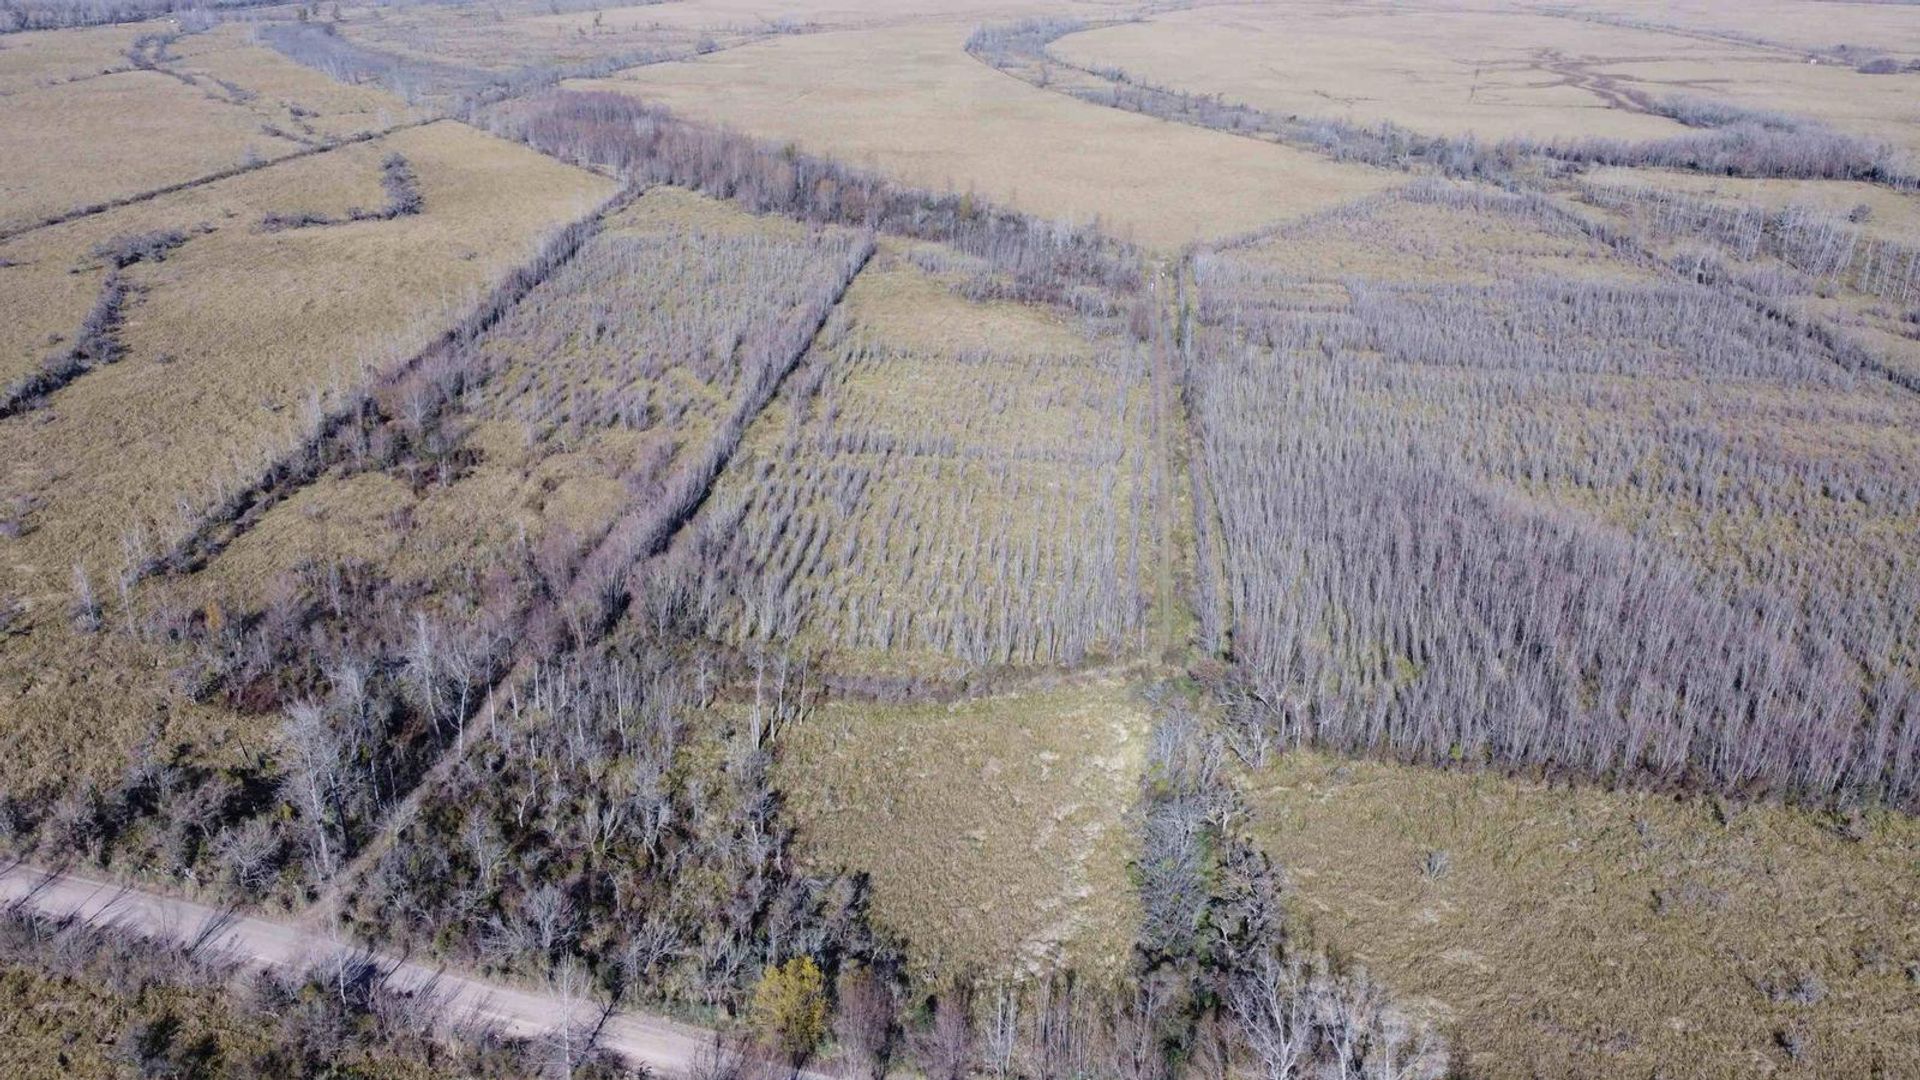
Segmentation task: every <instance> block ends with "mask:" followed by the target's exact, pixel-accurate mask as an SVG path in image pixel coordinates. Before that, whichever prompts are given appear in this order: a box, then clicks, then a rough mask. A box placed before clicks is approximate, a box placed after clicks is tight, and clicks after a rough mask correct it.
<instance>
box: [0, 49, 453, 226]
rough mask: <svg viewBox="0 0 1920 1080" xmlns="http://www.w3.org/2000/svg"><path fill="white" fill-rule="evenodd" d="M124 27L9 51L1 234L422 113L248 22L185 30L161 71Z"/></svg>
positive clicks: (1, 66)
mask: <svg viewBox="0 0 1920 1080" xmlns="http://www.w3.org/2000/svg"><path fill="white" fill-rule="evenodd" d="M168 26H169V24H165V23H156V24H143V27H142V32H143V33H148V34H152V33H161V32H165V31H166V30H167V28H168ZM125 29H126V28H110V29H105V30H100V31H88V32H84V33H80V32H74V31H48V32H44V33H34V34H21V35H17V36H15V37H13V38H10V39H9V41H8V46H7V48H6V49H5V50H4V51H0V80H6V81H4V82H0V87H5V88H6V89H7V91H8V92H7V93H6V96H5V97H3V98H0V100H3V101H5V103H6V107H5V108H4V109H0V145H3V146H5V147H7V148H8V151H9V160H10V161H11V162H12V163H14V166H15V167H11V168H9V169H7V170H6V171H5V172H4V173H0V207H4V209H0V233H4V232H6V231H9V230H17V229H20V228H23V227H25V226H29V225H33V224H35V223H38V222H40V221H42V220H45V219H47V218H51V217H55V216H58V215H61V214H63V213H67V212H71V211H74V210H77V209H80V208H83V207H89V206H93V205H96V204H99V203H106V202H111V201H113V200H117V199H124V198H127V197H130V196H134V195H139V194H141V193H144V192H148V191H153V190H156V189H159V188H165V187H170V186H172V185H175V184H180V183H185V182H189V181H192V180H196V179H199V178H201V177H204V176H208V175H211V174H215V173H220V172H223V171H227V170H231V169H236V168H240V167H243V166H246V165H249V164H253V163H257V162H264V161H271V160H275V159H278V158H283V157H286V156H287V155H289V154H293V153H298V152H299V151H301V150H302V149H305V148H308V147H310V146H313V145H318V144H319V143H321V142H324V141H327V140H333V139H339V138H343V137H347V136H351V135H359V134H363V133H367V132H374V131H384V130H386V129H388V128H391V127H393V126H395V125H397V124H400V123H403V122H405V121H408V120H411V119H416V118H418V117H419V116H420V115H421V114H419V113H418V112H416V111H414V110H411V109H409V108H408V107H407V106H406V105H405V104H404V103H402V102H400V101H398V100H397V99H395V98H393V97H391V96H389V95H387V94H384V93H380V92H378V91H374V90H369V89H363V88H358V87H348V86H341V85H339V84H337V83H334V82H332V81H331V80H329V79H327V78H326V77H325V76H324V75H321V74H319V73H318V72H314V71H310V70H308V69H305V68H302V67H299V66H297V65H295V64H293V63H292V62H290V61H288V60H286V59H284V58H282V57H280V56H278V55H276V54H274V53H271V52H268V51H267V50H264V49H262V48H260V47H258V46H255V45H252V44H250V33H249V31H248V30H246V29H245V28H244V27H241V26H223V27H220V28H217V29H215V30H212V31H207V32H204V33H200V34H191V35H186V36H184V37H180V38H178V39H177V40H175V41H174V42H173V43H172V45H170V46H169V48H170V49H171V50H172V51H171V52H170V53H168V54H167V57H170V58H163V59H161V60H159V61H158V62H157V65H156V66H155V67H151V68H139V67H136V66H134V64H133V61H132V60H131V59H130V58H129V56H127V55H125V50H128V49H131V48H132V47H133V39H134V38H136V37H138V36H139V35H129V34H127V33H126V32H125ZM88 34H99V35H101V37H100V38H97V39H96V38H91V37H88V36H87V35H88ZM102 41H105V42H111V43H112V44H113V45H115V46H117V47H118V48H119V49H120V50H121V51H118V52H116V51H112V50H110V49H108V48H102V47H100V42H102ZM96 65H97V66H96ZM9 84H10V85H9Z"/></svg>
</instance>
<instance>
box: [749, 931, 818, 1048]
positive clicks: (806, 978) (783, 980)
mask: <svg viewBox="0 0 1920 1080" xmlns="http://www.w3.org/2000/svg"><path fill="white" fill-rule="evenodd" d="M752 1018H753V1026H754V1030H756V1031H757V1032H759V1034H760V1038H761V1039H762V1040H763V1041H764V1042H765V1043H766V1044H767V1046H768V1048H769V1049H772V1050H775V1051H777V1052H779V1053H781V1054H783V1055H785V1056H786V1058H787V1059H788V1060H789V1061H791V1062H792V1063H793V1064H794V1065H795V1066H796V1067H797V1066H799V1064H800V1063H801V1062H803V1061H805V1060H807V1058H809V1057H811V1056H812V1055H813V1052H814V1050H816V1049H818V1048H819V1046H820V1043H821V1040H823V1039H825V1038H826V1036H827V980H826V977H825V976H824V975H823V974H821V972H820V966H819V965H818V964H815V963H814V962H813V958H812V957H810V956H796V957H794V958H793V959H791V960H788V961H787V962H786V963H784V964H770V965H768V966H767V969H766V971H764V972H762V973H761V976H760V983H759V985H758V986H756V987H754V991H753V1008H752Z"/></svg>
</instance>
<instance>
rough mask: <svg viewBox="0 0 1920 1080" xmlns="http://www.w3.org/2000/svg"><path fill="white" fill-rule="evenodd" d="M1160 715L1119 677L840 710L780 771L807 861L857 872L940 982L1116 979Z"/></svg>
mask: <svg viewBox="0 0 1920 1080" xmlns="http://www.w3.org/2000/svg"><path fill="white" fill-rule="evenodd" d="M1146 729H1147V713H1146V710H1145V708H1144V706H1143V705H1142V703H1141V702H1139V701H1138V700H1137V699H1136V696H1135V694H1134V693H1133V691H1132V690H1130V689H1129V688H1128V687H1127V686H1126V685H1125V684H1124V683H1122V682H1119V681H1117V680H1097V681H1076V682H1074V683H1071V684H1067V685H1061V686H1057V687H1037V688H1035V689H1032V690H1027V691H1022V692H1020V693H1017V694H1004V695H999V696H994V697H986V698H980V699H976V700H970V701H961V702H955V703H953V704H950V705H947V704H926V705H867V704H859V703H853V702H848V703H844V704H842V703H835V704H832V705H829V706H828V707H826V708H823V709H821V710H820V711H819V712H818V713H817V714H815V715H813V716H810V717H809V718H807V720H806V721H805V722H804V723H802V724H801V725H799V726H797V727H795V728H794V729H793V730H792V732H791V733H790V734H789V735H788V740H789V741H788V750H787V754H786V756H785V757H784V758H783V760H782V762H781V766H780V767H781V770H782V773H781V777H780V778H781V780H782V781H783V785H782V786H783V787H784V788H785V789H786V790H787V791H788V792H790V793H791V796H790V797H791V798H792V800H793V804H792V805H793V813H794V819H795V823H796V825H797V826H798V827H799V829H800V833H801V839H802V841H803V842H804V843H806V845H807V846H808V850H809V851H810V852H811V853H812V854H811V855H810V858H811V859H812V860H813V861H815V862H817V863H819V864H820V865H823V866H828V867H858V868H860V869H862V870H864V871H865V872H866V873H868V874H870V875H871V877H872V881H873V894H874V895H873V904H874V915H875V917H876V918H877V919H878V920H879V921H880V924H881V925H882V926H883V927H885V928H887V929H890V930H892V931H895V932H897V933H899V934H901V935H903V937H904V938H905V939H906V940H907V941H908V942H909V943H911V946H912V950H913V956H914V957H915V962H916V963H918V964H921V965H924V966H925V967H926V968H927V969H928V970H930V971H932V972H954V971H964V970H968V969H972V970H979V971H983V972H994V973H1007V974H1011V975H1014V976H1016V977H1033V976H1038V975H1042V974H1044V973H1046V972H1048V971H1050V970H1053V969H1054V968H1055V967H1057V966H1060V965H1063V964H1066V965H1072V966H1074V967H1076V968H1078V969H1080V970H1085V971H1089V972H1092V973H1106V974H1110V973H1112V972H1114V971H1116V970H1118V969H1119V968H1120V966H1121V965H1122V964H1123V963H1124V960H1125V949H1126V942H1127V939H1128V928H1129V927H1130V926H1131V925H1132V924H1133V923H1134V922H1135V921H1136V920H1137V919H1138V917H1139V916H1138V914H1137V912H1136V910H1135V909H1134V902H1133V900H1132V898H1131V895H1130V893H1129V890H1128V889H1127V887H1126V881H1127V865H1128V862H1129V859H1130V855H1129V853H1128V849H1129V847H1130V846H1131V839H1132V838H1131V835H1130V832H1131V828H1130V818H1131V810H1132V806H1133V802H1134V799H1135V793H1136V791H1137V789H1138V777H1139V773H1140V768H1141V765H1142V762H1143V761H1144V755H1145V750H1146Z"/></svg>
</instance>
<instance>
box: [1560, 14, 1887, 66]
mask: <svg viewBox="0 0 1920 1080" xmlns="http://www.w3.org/2000/svg"><path fill="white" fill-rule="evenodd" d="M1541 6H1544V7H1548V8H1557V7H1561V6H1562V5H1559V4H1557V3H1553V2H1551V0H1550V2H1548V3H1546V4H1544V5H1541ZM1582 8H1583V9H1584V11H1586V12H1590V13H1593V14H1597V15H1601V16H1603V17H1608V18H1615V19H1623V20H1629V21H1640V22H1645V23H1647V24H1650V25H1654V26H1661V27H1671V28H1674V29H1679V30H1686V31H1689V32H1693V33H1700V34H1707V35H1717V36H1722V37H1725V38H1727V39H1729V40H1734V41H1763V42H1770V43H1776V44H1779V45H1783V46H1789V47H1793V48H1797V49H1804V50H1808V51H1825V50H1833V49H1837V48H1839V47H1841V46H1848V47H1850V49H1851V50H1854V51H1857V52H1859V53H1861V54H1864V55H1867V56H1877V55H1896V56H1915V55H1920V23H1916V22H1915V21H1914V19H1913V13H1912V12H1909V11H1906V10H1904V9H1903V7H1902V5H1899V4H1877V3H1870V2H1869V3H1831V2H1829V0H1743V2H1742V3H1739V4H1725V3H1721V2H1719V0H1604V2H1602V3H1597V4H1584V5H1582Z"/></svg>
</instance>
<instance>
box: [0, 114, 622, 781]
mask: <svg viewBox="0 0 1920 1080" xmlns="http://www.w3.org/2000/svg"><path fill="white" fill-rule="evenodd" d="M393 151H398V152H400V153H403V154H405V155H406V156H407V158H408V159H409V160H410V161H411V162H412V164H413V167H414V169H415V171H416V172H417V173H418V175H419V180H420V185H421V188H422V190H423V192H424V194H425V198H426V210H425V212H424V213H422V214H420V215H418V216H415V217H405V218H398V219H395V220H392V221H369V222H360V223H355V224H348V225H339V226H332V227H325V228H315V229H303V230H295V231H290V232H280V233H263V232H261V231H259V230H258V229H257V228H256V225H257V222H258V217H257V216H256V215H258V214H260V213H264V212H265V211H267V210H282V211H291V210H299V209H309V208H318V209H322V210H324V209H327V208H329V207H330V206H337V205H339V202H340V201H354V200H358V201H361V202H362V204H363V205H364V204H367V203H374V202H376V200H371V199H365V198H364V196H365V194H366V190H367V188H368V187H369V186H370V187H372V188H374V189H376V190H377V187H378V184H377V175H378V168H379V162H380V159H381V158H382V157H383V156H384V155H385V154H386V153H389V152H393ZM370 181H371V183H370ZM343 187H344V189H345V191H346V192H347V193H350V196H351V198H350V199H348V200H342V188H343ZM612 189H613V184H612V182H611V181H608V180H606V179H604V178H602V177H598V176H595V175H593V174H590V173H586V172H583V171H580V170H577V169H573V168H571V167H568V166H564V165H560V164H558V163H556V162H553V161H551V160H549V159H546V158H543V157H541V156H539V155H538V154H535V153H533V152H532V151H530V150H526V149H524V148H522V147H519V146H516V145H513V144H509V143H504V142H501V141H499V140H496V139H493V138H491V137H488V136H485V135H482V134H480V133H478V132H476V131H473V130H472V129H470V128H466V127H464V126H462V125H458V124H454V123H451V122H447V123H440V124H434V125H429V126H427V127H423V128H416V129H412V130H410V131H406V132H403V133H400V134H397V135H394V136H391V137H389V138H387V139H382V140H377V141H376V142H373V143H368V144H360V145H355V146H352V147H347V148H343V149H341V150H338V151H334V152H331V153H327V154H321V155H317V156H314V157H308V158H304V159H301V160H300V161H297V162H290V163H287V164H284V165H277V166H274V167H272V168H270V169H266V170H262V171H260V172H256V173H251V174H248V175H246V176H243V177H238V178H235V179H234V180H230V181H225V182H222V183H219V184H215V185H209V186H208V187H206V188H202V189H196V190H194V191H191V192H184V193H181V194H180V195H178V196H173V197H169V198H167V199H163V200H156V201H155V202H153V203H149V204H141V205H139V206H134V207H129V208H126V209H124V210H121V211H115V212H112V213H109V214H104V215H100V216H98V217H95V218H89V219H85V220H83V221H78V222H74V223H72V224H71V225H69V226H62V227H59V228H58V229H49V230H41V231H40V232H37V233H34V234H30V236H29V237H23V238H21V239H22V241H23V242H27V241H30V242H31V243H33V244H39V245H44V246H45V250H46V257H47V258H48V259H50V260H58V259H60V258H75V257H76V256H75V254H74V253H75V252H84V251H87V250H89V249H90V247H91V244H92V243H93V242H97V240H98V239H104V238H105V237H108V236H111V235H114V234H115V233H119V232H127V231H139V230H143V229H147V228H152V227H155V226H156V225H157V224H179V225H190V224H192V223H194V222H196V221H208V220H209V219H211V223H213V224H214V225H215V228H214V231H212V232H211V233H208V234H206V235H202V236H197V237H195V238H194V239H192V240H190V241H189V242H188V243H187V244H186V246H184V247H182V248H181V249H179V250H178V251H176V252H175V253H174V255H173V256H172V257H171V258H169V259H168V260H167V261H166V262H164V263H160V264H156V265H147V264H140V265H138V266H136V267H134V268H130V271H129V272H130V273H131V274H133V276H134V277H135V278H136V280H137V283H138V284H139V285H140V286H141V287H142V290H143V291H142V292H141V293H140V295H139V296H138V297H137V298H136V299H135V300H134V301H133V302H132V307H131V310H130V311H129V313H128V316H127V320H126V326H125V329H124V332H123V334H122V338H123V340H124V341H125V343H126V346H127V356H126V357H125V358H124V359H122V360H121V361H119V362H118V363H117V364H114V365H112V366H109V367H105V368H101V369H98V370H95V371H92V372H89V373H87V374H85V375H83V376H82V377H81V378H79V379H78V380H77V381H75V382H74V383H73V384H71V385H70V386H68V387H67V388H66V389H64V390H62V391H60V392H58V393H57V394H55V395H54V396H53V397H52V399H51V400H50V401H49V403H48V404H47V405H46V406H45V407H43V408H41V409H37V410H32V411H29V412H26V413H22V414H20V415H17V416H15V417H13V418H11V419H10V420H8V421H6V422H4V423H0V462H4V463H5V471H4V473H0V498H3V499H7V500H12V499H16V498H21V499H29V500H32V501H33V502H34V503H35V504H37V509H35V510H34V511H33V512H32V513H31V514H30V515H29V516H28V518H27V522H28V525H29V526H30V531H28V532H26V534H25V535H24V536H21V537H19V538H18V539H12V540H0V560H4V561H3V562H0V595H6V596H10V597H18V598H20V599H22V600H24V601H25V602H26V603H27V604H28V605H29V607H30V616H29V617H30V623H31V625H32V627H33V631H32V633H30V634H27V635H25V636H16V637H13V638H10V639H8V640H7V641H6V642H5V643H4V645H3V646H0V685H3V686H4V687H5V689H4V691H0V693H3V694H4V697H0V716H4V717H5V724H4V728H5V731H4V733H0V738H4V740H5V745H6V751H7V752H6V753H5V755H4V757H5V760H6V770H7V772H8V774H9V775H10V777H31V778H33V779H34V780H36V781H43V780H46V779H49V778H52V777H57V776H60V775H64V774H66V773H68V772H69V771H72V770H77V769H85V770H108V769H111V768H113V767H114V763H115V761H116V757H117V755H118V754H120V753H123V752H124V751H125V750H126V749H127V748H128V747H129V746H131V745H132V744H133V742H134V741H135V740H136V739H137V738H138V737H139V736H140V735H141V734H142V733H144V731H145V730H146V728H147V726H148V724H149V723H150V722H152V721H154V720H156V719H158V720H160V721H163V722H164V723H165V724H166V725H169V726H168V727H167V729H166V730H168V731H169V733H170V734H171V735H172V736H174V737H178V738H182V739H194V740H197V741H205V740H213V741H218V740H220V739H222V738H224V737H225V736H224V735H223V734H222V732H223V731H225V730H227V729H226V726H225V721H222V720H220V719H219V718H218V717H217V716H215V715H213V714H211V713H210V712H209V711H208V710H206V709H203V708H200V707H197V706H189V705H182V704H180V703H179V702H178V701H177V695H176V694H174V693H173V692H172V691H171V690H170V689H169V687H168V686H167V680H166V674H165V673H166V670H167V667H168V665H167V663H166V657H165V656H163V655H159V654H157V653H156V652H155V651H154V650H152V649H150V648H148V647H146V646H144V645H141V644H139V643H137V642H133V641H130V640H121V639H120V637H121V636H118V635H111V634H105V635H94V636H90V637H89V636H81V635H76V634H74V633H72V632H71V631H70V630H69V629H68V628H67V626H66V622H65V619H64V613H65V609H66V604H67V599H68V595H69V580H70V579H69V575H70V573H71V569H72V567H73V566H74V565H75V564H76V563H78V564H83V565H85V566H86V567H87V568H88V570H89V572H90V574H91V575H92V577H93V579H94V581H95V583H96V587H97V588H98V589H100V591H101V592H102V595H103V597H105V598H109V599H110V598H111V595H112V584H111V582H112V581H113V579H114V576H115V575H116V574H117V573H118V572H119V569H120V568H121V567H122V566H123V565H125V562H126V559H127V551H126V549H125V544H126V542H127V540H128V538H130V537H137V536H142V535H143V536H144V537H145V538H146V544H145V546H146V547H147V548H148V550H155V549H157V548H158V547H159V546H160V545H163V544H165V543H167V542H169V541H170V540H171V539H173V538H174V537H177V536H178V535H180V534H181V532H182V531H183V529H184V528H185V526H186V524H187V523H188V521H189V520H190V519H192V518H194V517H195V516H197V515H198V513H199V512H200V511H201V510H203V509H204V508H206V507H207V506H209V505H211V504H212V503H213V502H214V501H215V500H216V499H217V498H218V497H219V496H220V494H221V492H222V491H224V490H228V489H229V488H230V487H231V486H232V485H235V484H239V483H243V482H246V481H247V480H248V479H249V478H251V477H252V476H253V475H255V474H256V473H257V471H258V470H259V469H260V468H261V467H262V466H263V465H264V464H265V463H266V462H267V461H268V460H270V459H272V458H274V457H275V456H277V455H278V454H280V453H282V452H283V451H284V450H285V449H286V448H288V447H289V446H291V445H292V444H294V443H296V442H297V441H298V440H300V439H301V438H302V437H303V436H304V434H305V432H306V431H307V430H308V427H309V425H310V424H311V422H312V419H313V415H314V409H315V407H316V406H318V405H320V404H322V403H324V402H325V401H326V400H327V398H328V396H329V392H330V390H333V389H344V388H346V387H349V386H352V385H354V384H356V383H358V382H360V381H361V380H362V379H364V378H365V377H366V372H367V371H368V370H369V369H370V368H378V367H381V366H384V365H387V364H389V363H391V362H393V361H395V360H397V359H399V358H402V357H405V356H407V355H410V354H412V353H414V352H416V351H418V350H419V349H420V348H422V347H423V346H425V345H426V344H427V343H428V342H429V341H430V340H431V339H432V337H433V336H434V335H435V334H436V333H438V332H439V331H440V330H442V329H444V328H445V327H446V326H447V325H448V323H449V322H450V321H451V319H452V318H453V317H455V316H456V315H458V314H461V313H464V312H465V311H466V310H468V309H469V308H470V307H471V306H472V304H473V303H474V301H475V300H476V299H477V297H478V296H479V295H480V293H482V292H483V291H484V290H485V289H486V288H488V287H490V286H491V285H492V284H493V283H494V282H495V281H497V280H498V279H499V278H500V277H501V276H503V275H504V274H505V272H506V271H507V270H508V269H509V268H511V267H513V266H515V265H517V264H519V263H521V262H523V261H525V260H526V259H527V258H529V257H530V256H531V255H532V253H533V252H534V250H535V249H536V248H537V246H538V244H539V243H540V241H541V239H542V238H543V237H544V236H545V235H546V234H547V233H548V232H549V231H550V230H552V229H554V228H556V227H558V226H560V225H561V224H563V223H565V222H567V221H570V220H574V219H577V218H579V217H581V216H583V215H584V214H585V213H586V212H587V211H589V210H590V209H591V208H592V207H593V206H594V205H596V204H597V203H599V202H600V201H601V200H603V199H604V198H605V197H606V196H607V195H608V194H610V193H611V191H612ZM309 199H316V200H317V204H310V203H309V202H308V200H309ZM63 237H64V238H65V241H66V242H65V244H64V246H63V245H61V244H60V243H59V242H58V241H59V240H60V239H61V238H63ZM8 250H12V249H11V248H9V249H8ZM52 265H54V266H59V265H61V264H60V263H59V262H58V261H55V262H54V263H53V264H52ZM18 272H19V270H17V269H16V270H12V271H6V272H5V273H7V274H14V273H18Z"/></svg>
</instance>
